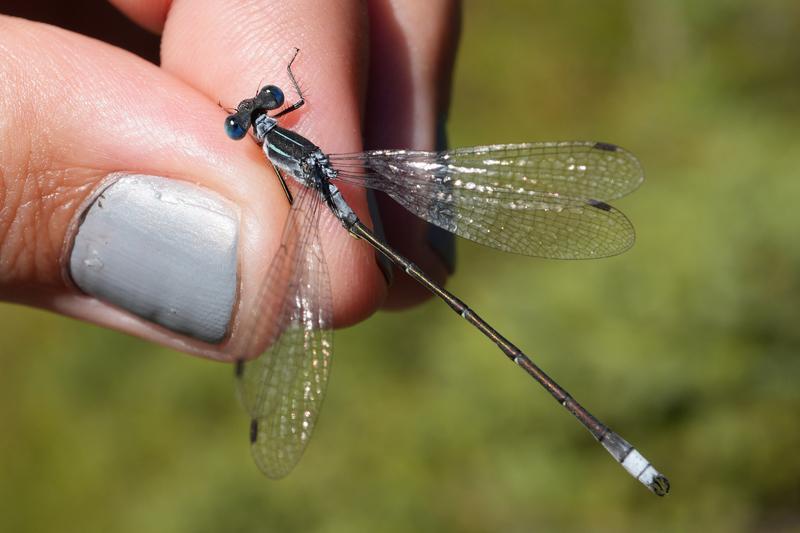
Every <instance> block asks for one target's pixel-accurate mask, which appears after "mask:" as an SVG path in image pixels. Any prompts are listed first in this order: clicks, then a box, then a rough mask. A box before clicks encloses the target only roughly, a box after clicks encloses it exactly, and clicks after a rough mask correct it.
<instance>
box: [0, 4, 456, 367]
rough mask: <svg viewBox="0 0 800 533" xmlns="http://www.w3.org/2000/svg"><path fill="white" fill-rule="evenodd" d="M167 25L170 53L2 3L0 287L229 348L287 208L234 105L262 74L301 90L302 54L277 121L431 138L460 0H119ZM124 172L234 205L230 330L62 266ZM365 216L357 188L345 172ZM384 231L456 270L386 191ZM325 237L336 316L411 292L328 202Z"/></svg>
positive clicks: (223, 355)
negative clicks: (118, 295) (185, 323)
mask: <svg viewBox="0 0 800 533" xmlns="http://www.w3.org/2000/svg"><path fill="white" fill-rule="evenodd" d="M112 3H113V4H115V5H116V6H117V7H118V8H119V9H120V10H121V11H122V12H124V13H126V14H127V15H128V16H129V17H130V18H131V19H133V20H134V21H136V22H137V23H139V24H140V25H142V26H143V27H145V28H147V29H149V30H151V31H153V32H157V33H160V34H161V36H162V40H161V58H160V66H156V65H154V64H152V63H149V62H147V61H145V60H143V59H141V58H140V57H137V56H135V55H134V54H131V53H129V52H127V51H125V50H123V49H120V48H115V47H113V46H111V45H109V44H106V43H103V42H100V41H97V40H94V39H91V38H88V37H86V36H83V35H79V34H76V33H72V32H69V31H66V30H64V29H61V28H58V27H55V26H51V25H46V24H41V23H35V22H31V21H28V20H25V19H20V18H13V17H8V16H0V57H2V59H3V60H2V62H0V80H1V81H2V82H1V83H0V238H1V239H2V240H1V241H0V298H2V299H4V300H7V301H13V302H18V303H23V304H27V305H33V306H38V307H42V308H45V309H50V310H52V311H55V312H57V313H61V314H64V315H68V316H72V317H75V318H78V319H81V320H86V321H89V322H93V323H96V324H100V325H103V326H106V327H110V328H114V329H118V330H121V331H125V332H128V333H131V334H134V335H137V336H140V337H143V338H145V339H148V340H151V341H154V342H157V343H160V344H163V345H166V346H170V347H173V348H176V349H179V350H183V351H186V352H189V353H194V354H199V355H204V356H208V357H213V358H219V359H229V358H231V357H241V356H242V355H246V356H254V355H256V354H253V353H246V354H244V353H241V350H242V347H243V346H244V344H245V342H246V339H247V335H248V332H249V326H250V324H248V319H247V317H248V316H250V315H252V314H253V310H254V309H255V308H257V307H258V306H259V305H262V304H263V303H260V302H258V301H257V292H258V291H257V288H258V286H259V284H260V282H261V280H262V279H263V276H264V272H265V271H266V269H267V268H268V266H269V263H270V260H271V258H272V257H273V256H274V255H275V253H276V252H277V250H278V247H279V244H280V243H279V241H280V235H281V229H282V227H283V223H284V221H285V219H286V216H287V214H288V205H287V202H286V199H285V197H284V194H283V191H282V189H281V187H280V185H279V184H278V182H277V180H276V178H275V176H274V174H273V172H272V170H271V168H270V167H269V165H268V164H266V162H265V160H264V155H263V153H262V152H261V151H260V149H259V147H258V146H256V145H255V144H254V143H252V142H247V141H242V142H233V141H231V140H230V139H228V138H227V137H226V136H225V134H224V131H223V127H222V123H223V119H224V117H225V115H226V113H225V111H224V110H222V109H221V108H220V104H221V106H223V107H228V108H231V107H235V106H236V104H237V103H238V102H239V101H240V100H242V99H243V98H247V97H251V96H252V95H253V94H254V93H255V90H256V88H257V87H259V86H260V85H262V84H265V83H273V84H276V85H279V86H281V87H282V88H283V89H284V91H285V92H286V95H287V100H288V101H292V100H293V99H294V95H293V93H292V91H291V90H290V85H289V83H288V78H287V77H286V63H287V61H288V59H289V58H290V57H291V54H292V51H293V48H294V47H298V48H300V49H301V53H300V55H299V56H298V58H297V61H296V63H295V65H294V71H295V73H296V76H297V78H298V80H299V82H300V84H301V86H302V88H303V90H304V92H305V94H306V96H307V103H306V105H305V106H304V107H303V108H302V109H300V110H299V111H297V112H295V113H292V114H290V115H287V116H286V117H285V120H284V121H283V122H282V125H284V126H285V127H288V128H291V129H295V130H296V131H298V132H299V133H301V134H302V135H304V136H305V137H307V138H309V139H311V140H312V141H314V142H315V143H316V144H318V145H319V146H320V147H321V148H322V149H323V151H325V152H327V153H337V152H338V153H341V152H354V151H360V150H362V149H364V148H365V146H366V147H372V148H376V147H407V148H415V149H433V148H434V147H435V143H436V130H437V126H438V125H439V123H440V121H441V120H442V117H443V116H444V115H445V113H446V107H447V93H448V91H449V82H450V71H451V68H452V62H453V56H454V50H455V45H456V40H457V26H458V4H457V2H455V1H454V0H432V1H429V2H425V3H420V2H411V1H407V2H401V1H399V0H396V1H390V0H371V1H368V2H365V1H355V0H326V1H325V2H321V1H312V0H296V1H294V0H293V1H292V2H285V1H282V2H277V1H265V2H254V1H245V0H239V1H232V2H224V3H223V2H218V1H216V2H215V1H212V0H195V1H192V2H189V1H188V0H184V1H174V2H165V1H133V0H130V1H123V0H117V1H115V2H112ZM119 171H125V172H133V173H140V174H149V175H155V176H165V177H168V178H170V179H175V180H181V181H185V182H189V183H192V184H197V185H199V186H201V187H205V188H208V189H210V190H212V191H215V192H217V193H219V195H221V196H222V197H224V198H225V199H227V200H229V201H230V202H232V203H233V204H235V205H236V206H237V208H238V216H239V224H240V226H239V232H240V240H239V250H238V254H239V274H240V279H239V291H238V301H237V302H236V311H235V314H234V319H233V322H232V324H231V328H230V335H229V337H228V338H226V340H225V341H224V342H222V343H220V344H218V345H210V344H208V343H205V342H201V341H198V340H194V339H190V338H187V337H185V336H182V335H178V334H176V333H174V332H171V331H168V330H166V329H165V328H163V327H160V326H157V325H154V324H152V323H151V322H148V321H147V320H143V319H142V318H139V317H136V316H133V315H131V314H129V313H126V312H124V311H121V310H119V309H117V308H116V307H112V306H109V305H108V304H106V303H104V302H102V301H99V300H97V299H95V298H93V297H91V296H88V295H86V294H83V293H82V292H81V291H80V290H78V289H77V288H76V287H75V286H74V284H73V283H71V282H70V279H69V275H68V274H66V273H65V272H66V268H65V265H67V264H68V256H69V251H70V250H69V243H70V242H71V241H72V239H73V236H74V233H75V231H76V228H77V226H78V225H79V223H80V216H81V213H82V212H83V210H84V209H85V208H86V204H87V202H88V201H89V200H90V199H91V198H92V197H93V196H94V195H95V194H96V191H97V189H98V187H100V186H101V185H102V184H103V182H104V180H105V179H106V178H107V176H108V175H109V174H111V173H114V172H119ZM342 189H343V193H344V195H345V197H346V198H347V201H348V202H349V203H350V205H351V206H352V207H353V208H354V210H355V211H356V212H357V213H358V215H359V216H360V217H361V218H362V219H363V220H365V221H369V220H370V218H369V214H368V209H367V204H366V197H365V194H364V192H363V191H361V190H359V189H354V188H350V187H346V186H342ZM380 204H381V211H382V218H383V223H384V226H385V227H386V228H387V238H388V239H389V241H390V242H391V243H392V244H393V245H394V246H396V247H397V248H398V249H399V250H401V251H402V252H403V253H405V254H407V255H408V256H410V257H411V258H412V259H413V260H414V261H416V262H417V263H418V264H419V265H420V266H421V267H422V268H423V269H424V270H426V271H427V272H428V273H429V274H431V275H432V276H433V277H434V278H435V279H437V280H439V281H442V280H443V279H444V278H445V277H446V273H447V267H446V266H445V262H443V261H442V260H441V257H440V254H438V253H437V251H435V249H434V248H432V247H431V245H430V243H429V240H428V237H427V235H428V228H427V226H426V225H425V224H424V223H423V222H421V221H419V220H417V219H415V218H414V217H412V216H411V215H409V214H407V213H405V212H403V211H402V209H399V208H397V207H396V206H393V205H391V204H390V203H389V202H387V201H385V200H381V201H380ZM320 227H321V234H322V239H323V241H324V250H325V257H326V259H327V262H328V265H329V269H328V270H329V273H330V277H331V287H332V291H333V294H332V296H333V316H334V321H335V326H337V327H340V326H345V325H349V324H353V323H356V322H358V321H360V320H363V319H364V318H366V317H367V316H369V315H370V314H371V313H373V312H374V311H375V310H376V309H378V308H379V307H381V306H383V307H388V308H403V307H408V306H411V305H414V304H416V303H419V302H420V301H422V300H423V299H424V298H426V297H427V295H426V294H425V292H424V291H423V290H422V289H421V288H419V287H417V286H416V285H415V284H414V283H413V282H412V281H411V280H409V279H407V278H406V277H405V276H403V275H401V274H397V275H395V276H394V282H393V284H392V285H391V287H387V283H386V279H385V277H384V276H383V275H382V274H381V271H380V269H379V268H378V267H377V264H376V258H375V254H374V252H373V250H372V249H371V248H370V247H369V246H367V245H366V244H365V243H363V242H360V241H357V240H355V239H353V238H351V237H350V236H349V235H348V234H347V232H345V231H344V230H343V229H342V227H341V226H340V225H339V223H338V222H337V221H336V220H335V219H334V218H333V217H332V216H331V215H330V214H328V213H324V214H323V221H322V222H321V226H320Z"/></svg>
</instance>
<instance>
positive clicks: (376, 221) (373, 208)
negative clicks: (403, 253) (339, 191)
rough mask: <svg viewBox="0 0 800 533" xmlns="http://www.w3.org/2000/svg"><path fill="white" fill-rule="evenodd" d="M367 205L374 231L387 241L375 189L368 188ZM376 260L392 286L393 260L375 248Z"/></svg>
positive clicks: (388, 283)
mask: <svg viewBox="0 0 800 533" xmlns="http://www.w3.org/2000/svg"><path fill="white" fill-rule="evenodd" d="M367 206H368V207H369V216H370V218H371V219H372V231H373V232H374V233H375V235H376V236H377V237H378V238H379V239H380V240H382V241H383V242H386V234H385V233H384V231H383V220H382V219H381V212H380V209H379V208H378V200H377V199H376V198H375V191H373V190H371V189H367ZM375 262H376V263H377V264H378V268H380V269H381V274H383V279H385V280H386V285H387V286H389V287H391V286H392V282H393V281H394V273H393V271H392V263H391V261H389V259H388V258H387V257H386V256H385V255H383V254H382V253H380V252H379V251H377V250H375Z"/></svg>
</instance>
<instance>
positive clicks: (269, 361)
mask: <svg viewBox="0 0 800 533" xmlns="http://www.w3.org/2000/svg"><path fill="white" fill-rule="evenodd" d="M320 205H321V204H320V197H319V195H318V194H317V192H316V191H314V190H312V189H302V190H301V191H300V194H299V197H298V198H297V199H296V200H295V203H294V204H293V206H292V209H291V211H290V213H289V218H288V219H287V221H286V227H285V228H284V232H283V237H282V240H281V248H280V250H279V252H278V254H277V255H276V256H275V258H274V259H273V261H272V264H271V265H270V268H269V270H268V272H267V275H266V277H265V279H264V281H263V283H262V285H261V289H260V291H259V300H258V301H259V302H261V305H259V306H257V308H256V309H258V311H257V312H260V315H259V316H258V317H256V319H255V324H256V327H255V331H254V334H253V335H252V336H251V339H252V340H251V343H256V342H262V343H263V342H264V340H266V341H267V348H266V350H265V351H264V353H263V354H262V355H261V356H260V357H259V358H257V359H255V360H253V361H249V362H247V363H244V364H241V365H240V366H239V367H238V370H237V377H238V379H237V384H238V389H239V397H240V399H241V401H242V404H243V405H244V407H245V409H246V410H247V412H248V413H249V414H250V417H251V428H250V440H251V444H252V453H253V458H254V459H255V462H256V464H257V465H258V467H259V468H260V469H261V471H262V472H264V474H266V475H267V476H269V477H272V478H279V477H283V476H285V475H286V474H288V473H289V472H290V471H291V470H292V468H294V466H295V464H297V462H298V461H299V460H300V457H301V456H302V454H303V451H304V450H305V447H306V445H307V444H308V441H309V439H310V438H311V433H312V431H313V430H314V427H315V425H316V420H317V415H318V414H319V410H320V407H321V404H322V400H323V398H324V396H325V390H326V386H327V383H328V371H329V368H330V358H331V352H332V349H333V346H332V333H331V330H330V327H331V288H330V279H329V277H328V271H327V266H326V262H325V258H324V256H323V252H322V246H321V242H320V238H319V233H318V228H317V220H318V211H319V208H320ZM270 302H275V303H274V304H270ZM250 348H251V349H253V350H255V349H258V347H257V345H255V344H253V345H252V346H251V347H250Z"/></svg>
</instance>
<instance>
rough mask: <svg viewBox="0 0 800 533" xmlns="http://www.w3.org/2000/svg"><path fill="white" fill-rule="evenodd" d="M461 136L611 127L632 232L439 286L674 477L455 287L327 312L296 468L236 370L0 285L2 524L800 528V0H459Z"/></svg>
mask: <svg viewBox="0 0 800 533" xmlns="http://www.w3.org/2000/svg"><path fill="white" fill-rule="evenodd" d="M464 11H465V13H464V29H463V36H462V46H461V49H460V53H459V56H458V63H457V68H456V74H455V80H454V90H453V94H454V99H453V106H452V111H451V120H450V127H449V131H450V137H451V144H452V145H453V146H466V145H471V144H488V143H497V142H515V141H524V140H565V139H598V140H605V141H610V142H615V143H619V144H621V145H623V146H625V147H627V148H628V149H630V150H632V151H633V152H634V153H636V154H637V155H638V156H639V157H640V159H641V160H642V162H643V164H644V167H645V169H646V172H647V181H646V182H645V185H644V186H643V187H642V188H641V189H640V190H638V191H637V192H636V193H635V194H634V195H632V196H631V197H629V198H625V199H624V200H622V201H619V202H617V203H616V205H618V206H619V207H620V208H621V209H622V210H623V211H624V212H625V213H626V214H627V215H628V216H629V217H630V218H631V219H632V220H633V222H634V224H635V226H636V228H637V232H638V242H637V244H636V246H635V247H634V248H633V249H632V250H631V251H630V252H629V253H626V254H624V255H622V256H619V257H615V258H611V259H606V260H599V261H583V262H558V261H544V260H536V259H529V258H524V257H514V256H509V255H503V254H501V253H499V252H493V251H491V250H488V249H485V248H481V247H479V246H474V245H471V244H469V243H464V242H460V243H459V245H460V248H459V261H460V262H459V268H458V272H457V274H456V275H455V277H453V278H452V280H451V282H450V288H451V289H452V290H453V291H454V292H455V293H456V294H458V295H460V296H461V297H462V298H463V299H464V300H466V301H467V302H469V303H470V304H471V305H472V306H473V307H474V308H476V309H477V310H479V311H480V312H481V313H482V314H483V315H484V316H485V317H486V318H487V319H488V320H489V321H490V322H492V323H494V324H495V325H497V326H498V328H499V329H500V330H501V331H503V332H504V333H505V334H506V335H507V336H508V337H509V338H510V339H512V340H513V341H515V342H516V343H517V344H518V345H519V346H521V347H522V348H523V349H525V350H526V351H528V352H529V353H531V354H532V355H533V356H534V357H535V358H536V359H537V360H538V361H539V362H540V363H541V364H542V366H543V367H544V368H545V369H547V370H548V371H549V372H550V373H551V374H552V375H553V376H554V377H556V379H558V380H559V381H560V382H561V383H562V385H564V386H565V387H566V388H567V389H568V390H570V391H571V392H572V393H573V394H574V395H575V396H576V397H577V398H578V400H580V401H582V402H583V403H584V404H585V405H587V406H588V407H589V408H590V409H591V410H592V411H594V412H595V414H596V415H597V416H598V417H600V418H601V419H602V420H603V421H605V422H606V423H608V424H609V425H610V426H611V427H613V428H615V429H617V430H618V431H619V432H620V433H621V434H622V435H623V436H625V437H626V438H627V439H628V440H630V441H632V442H633V443H634V444H635V445H636V446H637V447H638V448H639V449H640V450H642V452H643V453H644V454H645V455H646V456H647V457H648V458H650V459H651V460H652V461H653V462H654V463H655V464H656V466H657V467H658V468H659V469H660V470H661V471H662V472H664V473H665V474H666V475H668V476H669V478H670V480H671V482H672V494H670V495H669V496H668V497H667V498H665V499H660V498H657V497H655V496H653V495H652V494H650V493H649V492H648V491H647V490H646V489H645V488H644V487H642V486H641V485H639V484H638V483H637V482H635V481H634V480H632V479H631V478H630V477H629V476H628V475H627V474H626V473H625V472H624V471H623V470H622V469H620V467H619V466H618V465H616V464H614V462H613V460H611V459H610V457H609V456H608V455H607V454H606V452H605V451H603V450H602V448H601V447H599V446H598V445H597V444H596V443H595V442H594V441H593V440H592V438H591V437H590V436H589V434H588V433H587V432H586V431H585V430H584V429H582V428H581V427H579V425H578V424H576V423H575V421H574V420H572V419H571V417H569V416H568V415H566V414H565V413H564V412H563V410H562V409H560V408H559V407H558V405H557V404H556V403H555V402H553V400H551V399H550V398H549V397H548V396H547V395H546V393H544V392H543V391H542V390H540V389H539V388H538V387H536V386H535V385H534V384H533V383H532V382H530V381H529V379H527V378H526V377H525V376H524V375H523V374H522V373H521V372H520V371H519V370H518V369H516V368H515V367H514V366H513V365H512V364H510V363H509V362H508V361H507V360H505V358H504V357H502V356H501V355H500V354H499V353H498V352H497V351H496V350H495V349H494V348H493V347H492V346H491V345H490V344H489V343H488V342H487V341H485V340H484V339H483V338H482V337H480V335H479V334H478V333H476V332H474V331H471V329H470V328H469V327H468V326H467V325H466V324H464V323H463V322H462V321H461V320H459V319H458V318H457V317H455V316H453V315H452V314H451V312H450V310H449V309H448V308H447V307H446V306H445V305H442V304H441V303H439V302H429V303H428V304H426V305H424V306H422V307H420V308H418V309H415V310H413V311H410V312H404V313H401V314H397V313H381V314H379V315H377V316H375V317H373V318H372V319H370V320H369V321H367V322H366V323H365V324H362V325H359V326H357V327H355V328H351V329H349V330H346V331H342V332H337V335H336V358H335V363H334V369H333V374H332V378H331V383H330V388H329V392H328V398H327V400H326V405H325V408H324V412H323V415H322V416H321V417H320V423H319V426H318V428H317V430H316V433H315V436H314V439H313V441H312V443H311V445H310V446H309V449H308V450H307V453H306V455H305V457H304V459H303V461H302V462H301V463H300V465H299V466H298V468H297V469H296V470H295V471H294V472H293V473H292V474H291V475H290V476H289V477H288V478H287V479H285V480H283V481H280V482H272V481H269V480H267V479H265V478H263V477H261V475H260V474H259V473H258V471H257V470H256V468H255V466H254V465H253V463H252V461H251V459H250V456H249V450H248V445H247V425H248V421H247V420H246V419H245V416H244V414H243V413H242V412H241V411H240V409H239V407H238V405H237V403H236V401H235V398H234V395H233V383H232V377H231V372H230V369H229V368H228V367H225V366H222V365H220V364H215V363H211V362H207V361H203V360H200V359H196V358H192V357H186V356H184V355H182V354H178V353H175V352H170V351H168V350H165V349H161V348H157V347H154V346H151V345H149V344H146V343H144V342H141V341H138V340H135V339H132V338H129V337H126V336H123V335H120V334H116V333H113V332H109V331H103V330H101V329H99V328H97V327H93V326H89V325H85V324H79V323H77V322H75V321H72V320H68V319H63V318H59V317H56V316H53V315H50V314H46V313H43V312H39V311H36V310H31V309H26V308H21V307H15V306H9V305H3V306H2V307H0V338H2V342H3V347H2V357H0V530H2V531H9V532H11V531H14V532H20V531H56V530H57V531H62V532H72V531H81V532H85V531H117V532H129V531H130V532H141V531H165V532H166V531H171V532H172V531H174V532H184V531H185V532H204V531H208V532H212V531H213V532H217V531H323V532H339V531H341V532H352V531H500V530H502V531H643V530H648V531H689V530H691V531H724V532H737V531H800V480H798V477H799V476H800V454H799V453H798V451H799V450H800V424H798V418H799V417H798V409H800V390H799V389H798V386H797V383H796V381H797V377H798V376H800V372H799V371H800V359H799V358H798V349H799V348H800V327H799V326H800V305H799V304H800V240H799V239H798V229H800V215H798V209H800V208H799V207H798V203H799V201H800V3H798V2H796V1H794V0H786V1H780V0H774V1H763V2H745V1H734V0H717V1H710V2H702V3H700V2H689V1H680V2H667V1H663V2H658V1H643V2H636V1H627V2H625V1H614V2H592V3H590V2H578V1H574V0H571V1H564V2H531V1H522V0H518V1H506V2H488V1H483V2H479V1H467V2H466V3H465V9H464Z"/></svg>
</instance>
